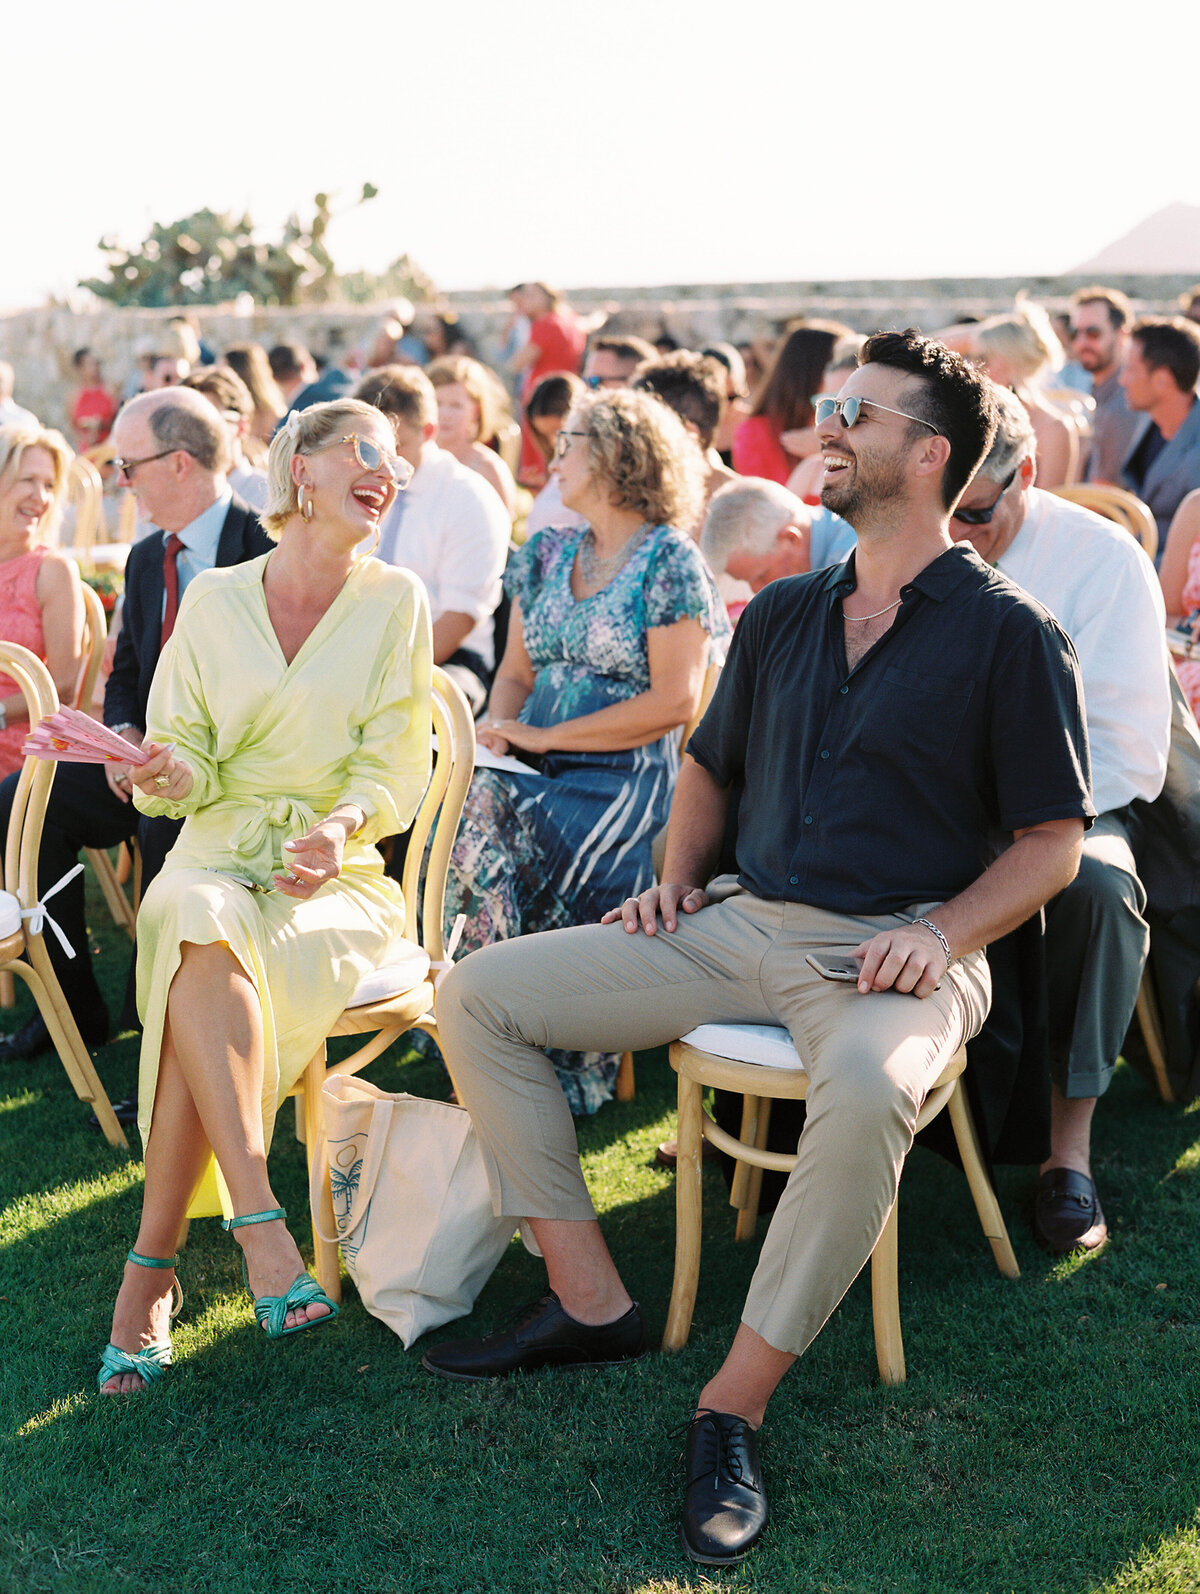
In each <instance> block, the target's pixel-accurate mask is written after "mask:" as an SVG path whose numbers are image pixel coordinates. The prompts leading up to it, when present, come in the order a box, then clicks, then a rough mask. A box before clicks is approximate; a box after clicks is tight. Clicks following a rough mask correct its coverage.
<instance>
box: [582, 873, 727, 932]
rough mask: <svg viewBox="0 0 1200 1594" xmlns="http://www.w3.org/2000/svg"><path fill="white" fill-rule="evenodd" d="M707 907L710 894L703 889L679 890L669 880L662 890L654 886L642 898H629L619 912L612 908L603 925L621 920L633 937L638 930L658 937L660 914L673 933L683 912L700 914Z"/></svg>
mask: <svg viewBox="0 0 1200 1594" xmlns="http://www.w3.org/2000/svg"><path fill="white" fill-rule="evenodd" d="M707 905H708V893H707V891H705V890H703V889H702V888H701V887H700V886H677V885H672V884H671V882H670V881H669V880H668V881H664V882H663V884H662V885H661V886H651V887H650V889H649V891H643V892H642V894H641V896H640V897H626V898H625V900H624V902H622V904H621V906H620V907H619V908H610V909H609V910H608V912H607V913H606V914H605V915H604V917H603V918H602V919H601V920H600V923H601V924H615V923H616V922H617V920H618V919H620V921H621V923H622V924H623V925H624V926H625V928H626V930H628V932H629V934H630V935H633V934H634V932H635V931H637V930H644V931H645V932H646V934H647V935H656V934H657V933H658V916H659V914H660V913H661V914H662V922H663V928H664V929H666V930H673V929H674V928H675V926H676V925H677V924H678V922H679V914H680V912H681V911H682V912H684V913H699V911H700V909H701V908H703V907H706V906H707Z"/></svg>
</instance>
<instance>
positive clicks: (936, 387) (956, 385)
mask: <svg viewBox="0 0 1200 1594" xmlns="http://www.w3.org/2000/svg"><path fill="white" fill-rule="evenodd" d="M858 363H859V364H860V365H886V366H889V367H890V368H891V369H892V370H894V371H903V372H904V374H905V375H906V376H915V377H917V378H918V379H919V381H920V386H919V387H914V388H913V389H912V391H911V392H908V393H906V394H905V407H906V408H908V409H910V410H911V411H912V413H913V414H914V415H916V416H918V417H919V418H920V419H921V420H923V421H927V422H928V423H929V425H930V426H932V427H934V428H935V429H936V430H937V431H938V432H940V434H941V435H942V436H943V437H944V438H945V439H946V441H947V442H948V443H949V444H950V458H949V459H948V460H947V461H946V469H945V472H944V474H943V476H942V503H943V504H944V505H945V507H946V508H947V509H952V508H953V507H954V505H955V504H956V503H957V502H958V498H959V494H960V493H961V492H962V490H963V488H964V487H965V486H966V485H967V483H968V482H969V481H970V480H971V477H972V476H974V474H975V471H976V469H977V468H978V465H979V462H980V460H981V459H982V458H983V457H984V455H985V454H986V453H987V451H988V449H989V448H990V447H991V446H992V439H993V437H994V436H995V434H996V407H995V404H994V403H993V402H992V396H991V393H990V392H989V390H988V382H987V378H986V377H984V376H982V375H981V374H980V373H979V372H978V371H976V370H973V369H972V367H971V366H969V365H968V364H967V362H966V361H965V360H964V359H963V358H962V356H961V355H959V354H954V353H953V352H952V351H951V350H950V349H947V348H946V347H945V346H944V345H943V344H941V343H935V342H934V340H933V339H932V338H926V337H922V335H921V334H920V333H919V332H918V331H917V330H916V328H915V327H907V328H906V329H905V330H904V331H903V332H876V333H874V334H873V335H872V336H871V337H869V338H868V339H867V341H866V342H865V343H864V344H863V346H862V352H861V354H860V355H859V359H858ZM923 431H924V428H923V427H917V426H915V425H914V426H913V427H912V434H913V437H914V439H915V438H916V436H917V435H918V433H919V432H920V433H923Z"/></svg>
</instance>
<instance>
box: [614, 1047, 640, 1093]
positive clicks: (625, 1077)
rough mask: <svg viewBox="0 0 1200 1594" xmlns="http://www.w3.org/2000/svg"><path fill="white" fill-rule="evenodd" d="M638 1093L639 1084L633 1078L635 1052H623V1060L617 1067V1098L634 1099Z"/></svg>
mask: <svg viewBox="0 0 1200 1594" xmlns="http://www.w3.org/2000/svg"><path fill="white" fill-rule="evenodd" d="M636 1095H637V1085H636V1084H635V1082H634V1078H633V1053H632V1052H622V1053H621V1061H620V1064H619V1066H618V1068H617V1100H618V1101H632V1100H633V1098H634V1097H635V1096H636Z"/></svg>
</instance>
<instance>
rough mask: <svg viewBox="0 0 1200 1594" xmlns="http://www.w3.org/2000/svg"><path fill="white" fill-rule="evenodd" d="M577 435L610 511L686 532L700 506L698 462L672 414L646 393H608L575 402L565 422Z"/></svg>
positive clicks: (700, 463) (701, 482) (701, 483)
mask: <svg viewBox="0 0 1200 1594" xmlns="http://www.w3.org/2000/svg"><path fill="white" fill-rule="evenodd" d="M566 429H567V430H568V431H577V432H583V433H585V434H586V436H587V449H588V453H589V455H590V457H591V474H592V479H593V481H595V482H596V483H597V484H598V485H600V486H601V487H606V488H607V489H608V492H609V495H610V498H611V500H612V503H613V504H614V506H615V507H616V508H618V509H632V510H635V511H636V512H637V513H638V514H639V515H642V516H644V517H645V519H646V520H648V521H651V522H653V524H655V525H666V526H676V527H678V528H679V529H680V530H682V531H687V530H690V528H691V527H692V526H694V525H695V524H696V521H697V520H698V519H699V518H700V511H701V509H702V508H703V506H704V477H705V469H704V460H703V457H702V456H701V453H700V450H699V449H698V448H697V447H696V444H695V442H694V441H693V440H692V438H691V437H689V436H688V434H687V432H686V431H685V430H684V425H683V422H682V421H681V420H680V419H679V417H678V415H676V414H675V412H674V411H673V410H670V409H668V408H667V406H666V405H665V404H664V403H663V402H662V401H661V399H657V398H654V397H653V396H652V395H651V394H649V393H635V392H632V391H631V390H629V389H628V388H614V389H611V390H605V391H601V392H598V393H596V394H595V395H594V396H592V395H589V396H588V397H587V398H584V399H581V400H580V401H579V403H578V404H576V405H575V407H574V408H573V409H572V411H571V413H570V415H569V416H568V417H567V423H566Z"/></svg>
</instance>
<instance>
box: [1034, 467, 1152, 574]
mask: <svg viewBox="0 0 1200 1594" xmlns="http://www.w3.org/2000/svg"><path fill="white" fill-rule="evenodd" d="M1051 491H1052V492H1053V493H1054V494H1055V495H1056V496H1057V497H1059V498H1066V499H1068V500H1069V501H1070V502H1071V503H1073V504H1082V505H1083V507H1084V508H1085V509H1090V510H1092V511H1093V512H1094V513H1095V514H1097V515H1103V516H1104V518H1105V520H1111V521H1114V522H1115V523H1116V524H1117V525H1118V526H1122V527H1124V529H1125V530H1126V531H1127V532H1129V533H1130V535H1131V536H1133V537H1136V538H1137V540H1138V542H1140V543H1141V545H1142V547H1143V548H1144V549H1145V550H1146V554H1147V556H1148V557H1149V558H1150V559H1151V560H1152V559H1153V558H1154V556H1155V554H1156V553H1157V552H1158V526H1157V525H1156V524H1155V520H1154V516H1153V515H1152V514H1151V513H1150V510H1149V509H1148V508H1147V507H1146V505H1145V504H1144V503H1143V502H1142V500H1141V499H1140V498H1138V497H1137V496H1136V495H1135V494H1133V493H1130V492H1126V490H1125V489H1124V487H1110V486H1109V485H1108V484H1107V483H1105V482H1079V483H1077V484H1076V485H1075V486H1073V487H1054V488H1052V489H1051Z"/></svg>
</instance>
